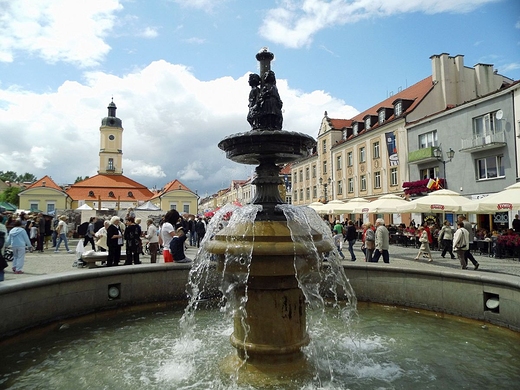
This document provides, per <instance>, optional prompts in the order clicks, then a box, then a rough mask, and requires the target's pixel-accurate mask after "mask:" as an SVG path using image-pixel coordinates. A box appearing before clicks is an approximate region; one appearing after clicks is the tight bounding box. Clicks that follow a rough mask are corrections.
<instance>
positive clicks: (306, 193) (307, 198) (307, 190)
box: [305, 187, 311, 200]
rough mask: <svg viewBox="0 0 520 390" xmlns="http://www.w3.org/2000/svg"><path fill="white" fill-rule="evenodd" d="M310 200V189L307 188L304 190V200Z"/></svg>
mask: <svg viewBox="0 0 520 390" xmlns="http://www.w3.org/2000/svg"><path fill="white" fill-rule="evenodd" d="M310 198H311V189H310V188H309V187H307V188H306V189H305V200H309V199H310Z"/></svg>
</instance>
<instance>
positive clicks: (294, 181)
mask: <svg viewBox="0 0 520 390" xmlns="http://www.w3.org/2000/svg"><path fill="white" fill-rule="evenodd" d="M293 176H294V177H293V183H294V184H296V183H298V173H297V172H294V175H293Z"/></svg>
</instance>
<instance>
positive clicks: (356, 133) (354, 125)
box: [352, 122, 358, 135]
mask: <svg viewBox="0 0 520 390" xmlns="http://www.w3.org/2000/svg"><path fill="white" fill-rule="evenodd" d="M352 130H353V132H354V135H358V124H357V122H356V123H354V124H353V125H352Z"/></svg>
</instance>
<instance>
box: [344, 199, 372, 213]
mask: <svg viewBox="0 0 520 390" xmlns="http://www.w3.org/2000/svg"><path fill="white" fill-rule="evenodd" d="M369 203H370V201H369V200H368V199H365V198H353V199H350V200H349V201H347V202H345V205H346V208H347V209H348V211H346V213H349V214H354V210H355V209H356V208H357V207H362V206H365V205H367V204H369Z"/></svg>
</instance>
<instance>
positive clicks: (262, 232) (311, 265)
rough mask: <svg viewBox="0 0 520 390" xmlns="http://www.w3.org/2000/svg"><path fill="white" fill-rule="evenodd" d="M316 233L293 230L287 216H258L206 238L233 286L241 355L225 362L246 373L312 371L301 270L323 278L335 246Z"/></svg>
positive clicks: (234, 342) (235, 338)
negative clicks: (326, 256) (324, 258)
mask: <svg viewBox="0 0 520 390" xmlns="http://www.w3.org/2000/svg"><path fill="white" fill-rule="evenodd" d="M311 236H312V237H311ZM311 236H310V235H309V233H308V231H304V230H303V229H302V230H301V231H294V229H293V231H291V230H290V229H289V228H288V226H287V222H285V221H255V222H254V223H251V222H249V223H243V224H238V225H234V226H230V227H227V228H225V229H223V230H221V231H220V232H219V233H218V234H217V235H216V236H215V238H214V240H212V241H210V242H207V243H206V249H207V250H208V252H211V253H213V254H215V255H217V258H218V271H219V272H223V273H224V280H225V285H228V286H231V287H230V288H229V289H228V290H232V293H231V294H229V297H230V299H232V300H233V302H229V304H230V305H231V307H232V308H233V312H234V332H233V334H232V336H231V344H232V345H233V346H234V347H235V348H236V349H237V355H236V356H235V358H233V359H231V358H230V359H228V360H231V362H230V361H228V362H226V363H225V366H226V367H228V368H229V369H230V370H232V371H236V372H237V373H239V375H240V376H242V375H245V376H258V375H261V373H264V374H263V375H265V376H268V377H272V376H273V375H274V377H277V376H283V377H287V376H288V375H289V374H291V375H301V374H302V373H303V372H306V371H307V364H306V361H305V359H304V355H303V353H302V352H301V349H302V348H303V347H304V346H306V345H307V344H308V343H309V336H308V334H307V328H306V303H305V297H304V294H303V292H302V290H301V289H300V287H299V285H298V280H297V275H296V273H297V272H298V277H301V276H304V277H305V279H306V280H307V281H309V280H315V281H316V282H318V281H319V280H320V273H319V268H320V266H321V261H320V259H319V257H320V256H319V254H320V253H322V252H328V251H330V250H332V247H331V244H330V243H329V242H328V241H324V240H323V238H322V236H321V234H320V233H318V232H316V231H313V232H312V233H311ZM309 242H312V247H313V248H315V251H314V252H312V253H311V251H310V250H309ZM295 259H297V262H298V264H299V266H298V271H296V269H295V264H296V262H295ZM246 372H247V374H246Z"/></svg>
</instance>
